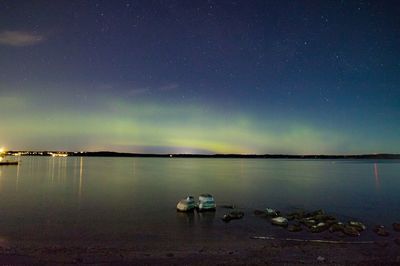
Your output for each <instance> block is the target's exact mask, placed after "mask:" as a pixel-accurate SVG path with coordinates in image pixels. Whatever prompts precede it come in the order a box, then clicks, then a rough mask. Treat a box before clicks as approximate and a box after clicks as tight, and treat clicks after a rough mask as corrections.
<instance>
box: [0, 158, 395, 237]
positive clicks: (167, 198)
mask: <svg viewBox="0 0 400 266" xmlns="http://www.w3.org/2000/svg"><path fill="white" fill-rule="evenodd" d="M20 160H21V163H20V165H18V166H0V237H1V238H3V239H7V240H9V241H16V242H18V241H25V242H26V241H29V242H34V243H52V242H55V243H56V242H57V243H58V242H62V243H72V244H73V243H75V242H82V241H88V242H96V241H100V242H104V241H111V242H112V241H113V242H115V241H117V242H118V241H121V242H124V241H125V242H129V241H131V242H135V243H138V242H139V241H147V242H151V241H153V240H154V241H156V240H160V239H161V240H162V239H164V240H171V239H172V240H174V241H175V240H176V241H179V240H182V241H186V240H187V239H193V237H197V238H203V237H204V238H205V239H206V238H209V237H211V238H215V239H217V238H218V237H220V236H221V234H225V233H230V232H232V230H236V231H238V232H239V231H240V232H241V233H240V234H241V236H248V235H251V234H263V233H265V232H266V230H270V225H269V224H268V227H267V226H266V221H265V220H263V219H260V218H259V217H255V216H254V215H252V213H253V210H254V209H263V208H266V207H273V208H277V209H279V210H282V211H290V210H293V209H295V208H304V209H307V210H314V209H320V208H322V209H324V210H325V211H326V212H328V213H332V214H335V215H338V216H340V217H343V219H347V218H349V219H350V218H356V219H358V220H361V221H363V222H364V223H366V224H367V225H373V224H376V223H382V224H385V225H387V226H390V224H391V223H392V222H394V221H398V220H399V219H400V204H399V203H400V193H399V188H400V176H399V174H400V161H399V160H381V161H379V160H378V161H375V160H275V159H199V158H196V159H191V158H107V157H101V158H98V157H66V158H57V157H21V158H20ZM201 193H211V194H212V195H213V196H214V198H215V200H216V202H217V205H222V204H235V205H237V206H238V207H239V208H241V209H242V210H243V211H244V212H245V217H244V219H243V220H241V221H232V222H231V223H229V224H225V223H224V222H222V221H221V219H220V217H222V215H223V214H224V213H226V212H227V210H225V209H222V208H218V209H217V211H216V212H215V213H202V214H197V213H192V214H184V213H177V212H176V210H175V208H176V204H177V202H178V201H179V200H180V199H182V198H185V197H186V196H187V195H193V196H195V198H196V199H197V197H198V195H199V194H201ZM274 230H275V229H274ZM268 232H271V231H268ZM272 232H274V231H272Z"/></svg>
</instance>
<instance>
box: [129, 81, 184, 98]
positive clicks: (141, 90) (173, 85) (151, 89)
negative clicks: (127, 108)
mask: <svg viewBox="0 0 400 266" xmlns="http://www.w3.org/2000/svg"><path fill="white" fill-rule="evenodd" d="M177 89H179V84H176V83H171V84H166V85H162V86H158V87H142V88H133V89H130V90H129V91H128V95H129V96H138V95H143V94H148V93H156V92H169V91H175V90H177Z"/></svg>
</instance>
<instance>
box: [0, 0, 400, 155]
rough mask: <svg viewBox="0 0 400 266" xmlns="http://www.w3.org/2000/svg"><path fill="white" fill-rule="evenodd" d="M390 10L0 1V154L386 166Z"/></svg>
mask: <svg viewBox="0 0 400 266" xmlns="http://www.w3.org/2000/svg"><path fill="white" fill-rule="evenodd" d="M399 86H400V4H399V2H398V1H252V0H244V1H184V0H181V1H148V0H144V1H83V0H80V1H18V0H16V1H14V0H13V1H1V2H0V106H1V120H0V121H1V122H0V146H4V147H6V148H8V149H14V150H18V149H22V150H68V151H80V150H89V151H99V150H112V151H121V152H145V153H258V154H264V153H290V154H355V153H400V88H399Z"/></svg>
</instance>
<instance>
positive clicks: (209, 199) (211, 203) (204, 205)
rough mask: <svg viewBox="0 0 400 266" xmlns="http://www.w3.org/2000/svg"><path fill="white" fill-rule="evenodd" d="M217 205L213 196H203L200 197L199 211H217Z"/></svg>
mask: <svg viewBox="0 0 400 266" xmlns="http://www.w3.org/2000/svg"><path fill="white" fill-rule="evenodd" d="M216 207H217V205H216V204H215V200H214V198H213V196H211V195H210V194H201V195H200V196H199V211H208V210H210V211H211V210H215V208H216Z"/></svg>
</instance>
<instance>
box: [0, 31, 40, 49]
mask: <svg viewBox="0 0 400 266" xmlns="http://www.w3.org/2000/svg"><path fill="white" fill-rule="evenodd" d="M44 40H45V38H44V36H42V35H39V34H35V33H30V32H26V31H8V30H5V31H2V32H0V44H2V45H9V46H16V47H21V46H30V45H35V44H38V43H41V42H43V41H44Z"/></svg>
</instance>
